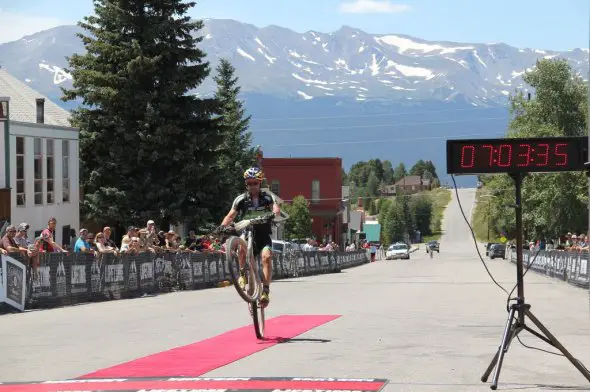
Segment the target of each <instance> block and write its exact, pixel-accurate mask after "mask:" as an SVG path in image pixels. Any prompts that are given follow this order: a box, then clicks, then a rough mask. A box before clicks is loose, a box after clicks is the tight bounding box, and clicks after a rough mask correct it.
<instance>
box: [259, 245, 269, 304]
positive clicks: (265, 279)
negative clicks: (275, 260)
mask: <svg viewBox="0 0 590 392" xmlns="http://www.w3.org/2000/svg"><path fill="white" fill-rule="evenodd" d="M256 240H257V243H258V249H260V255H261V257H260V258H261V259H262V295H261V296H260V303H261V304H262V306H267V305H268V303H269V302H270V296H269V294H270V283H271V281H272V238H271V236H270V235H264V236H260V237H259V238H256Z"/></svg>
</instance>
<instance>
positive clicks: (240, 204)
mask: <svg viewBox="0 0 590 392" xmlns="http://www.w3.org/2000/svg"><path fill="white" fill-rule="evenodd" d="M275 203H276V201H275V199H274V196H273V195H272V194H270V193H266V192H264V191H260V193H259V195H258V200H257V203H254V200H253V199H252V197H251V196H250V193H248V192H245V193H242V194H241V195H239V196H238V197H236V198H235V199H234V202H233V204H232V209H234V210H236V211H238V215H237V216H236V220H237V221H240V220H243V219H251V218H255V217H259V216H262V215H266V214H268V213H269V212H272V206H273V204H275ZM255 232H256V234H257V235H261V234H269V235H270V234H271V233H272V225H271V224H270V223H268V224H263V225H256V227H255Z"/></svg>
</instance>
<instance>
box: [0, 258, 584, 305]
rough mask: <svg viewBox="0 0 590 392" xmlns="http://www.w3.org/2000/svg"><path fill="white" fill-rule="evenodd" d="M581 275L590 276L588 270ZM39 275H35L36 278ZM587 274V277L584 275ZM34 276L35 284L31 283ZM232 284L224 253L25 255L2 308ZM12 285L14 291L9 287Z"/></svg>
mask: <svg viewBox="0 0 590 392" xmlns="http://www.w3.org/2000/svg"><path fill="white" fill-rule="evenodd" d="M368 261H369V257H368V254H367V252H366V251H364V250H360V251H354V252H334V251H330V252H319V251H317V252H316V251H310V252H308V251H306V252H302V251H290V252H289V253H287V254H282V253H279V252H277V253H275V255H274V256H273V271H274V279H285V278H291V277H302V276H308V275H314V274H320V273H322V274H323V273H334V272H339V271H340V270H341V269H343V268H350V267H354V266H357V265H361V264H364V263H368ZM575 271H577V275H579V276H587V272H586V269H585V268H579V267H578V268H577V269H575ZM33 272H35V273H33ZM584 273H586V275H584ZM29 275H30V278H27V277H28V276H29ZM223 280H231V273H230V270H229V266H228V264H227V262H226V259H225V255H224V254H223V253H220V252H203V253H188V252H178V253H176V252H162V253H153V252H145V253H140V254H129V253H125V254H122V255H115V254H112V253H105V254H98V255H96V256H95V255H94V254H92V253H57V252H56V253H41V254H39V260H38V268H37V270H36V271H33V270H32V269H31V267H30V263H29V260H28V258H27V257H25V256H22V255H21V254H19V253H15V254H11V255H9V256H2V262H1V263H0V302H4V303H8V301H9V300H10V301H12V302H11V305H10V306H11V307H13V308H14V309H18V310H21V311H22V310H24V309H25V308H31V307H53V306H64V305H70V304H77V303H84V302H90V301H103V300H109V299H111V300H113V299H120V298H133V297H139V296H142V295H145V294H154V293H160V292H170V291H174V290H198V289H202V288H206V287H212V286H216V285H217V284H218V283H219V282H221V281H223ZM9 284H10V286H9Z"/></svg>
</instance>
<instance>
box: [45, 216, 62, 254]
mask: <svg viewBox="0 0 590 392" xmlns="http://www.w3.org/2000/svg"><path fill="white" fill-rule="evenodd" d="M56 226H57V219H55V218H53V217H51V218H49V221H48V222H47V228H46V229H44V230H43V231H42V232H41V238H42V240H43V249H44V250H45V251H46V252H66V251H65V250H64V249H63V248H62V247H61V246H59V245H58V244H57V243H56V242H55V227H56Z"/></svg>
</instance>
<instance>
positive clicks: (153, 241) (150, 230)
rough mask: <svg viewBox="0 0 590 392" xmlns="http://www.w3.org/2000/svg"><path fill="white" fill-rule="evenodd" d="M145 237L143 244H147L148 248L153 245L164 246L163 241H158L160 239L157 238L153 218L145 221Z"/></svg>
mask: <svg viewBox="0 0 590 392" xmlns="http://www.w3.org/2000/svg"><path fill="white" fill-rule="evenodd" d="M145 230H146V232H147V234H146V237H145V241H146V242H145V246H147V247H148V248H152V249H153V247H154V246H164V244H163V243H160V240H159V239H158V233H157V232H156V223H155V222H154V221H153V220H151V219H150V220H149V221H148V222H147V227H146V229H145ZM139 240H140V242H141V241H142V239H141V237H140V238H139Z"/></svg>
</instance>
